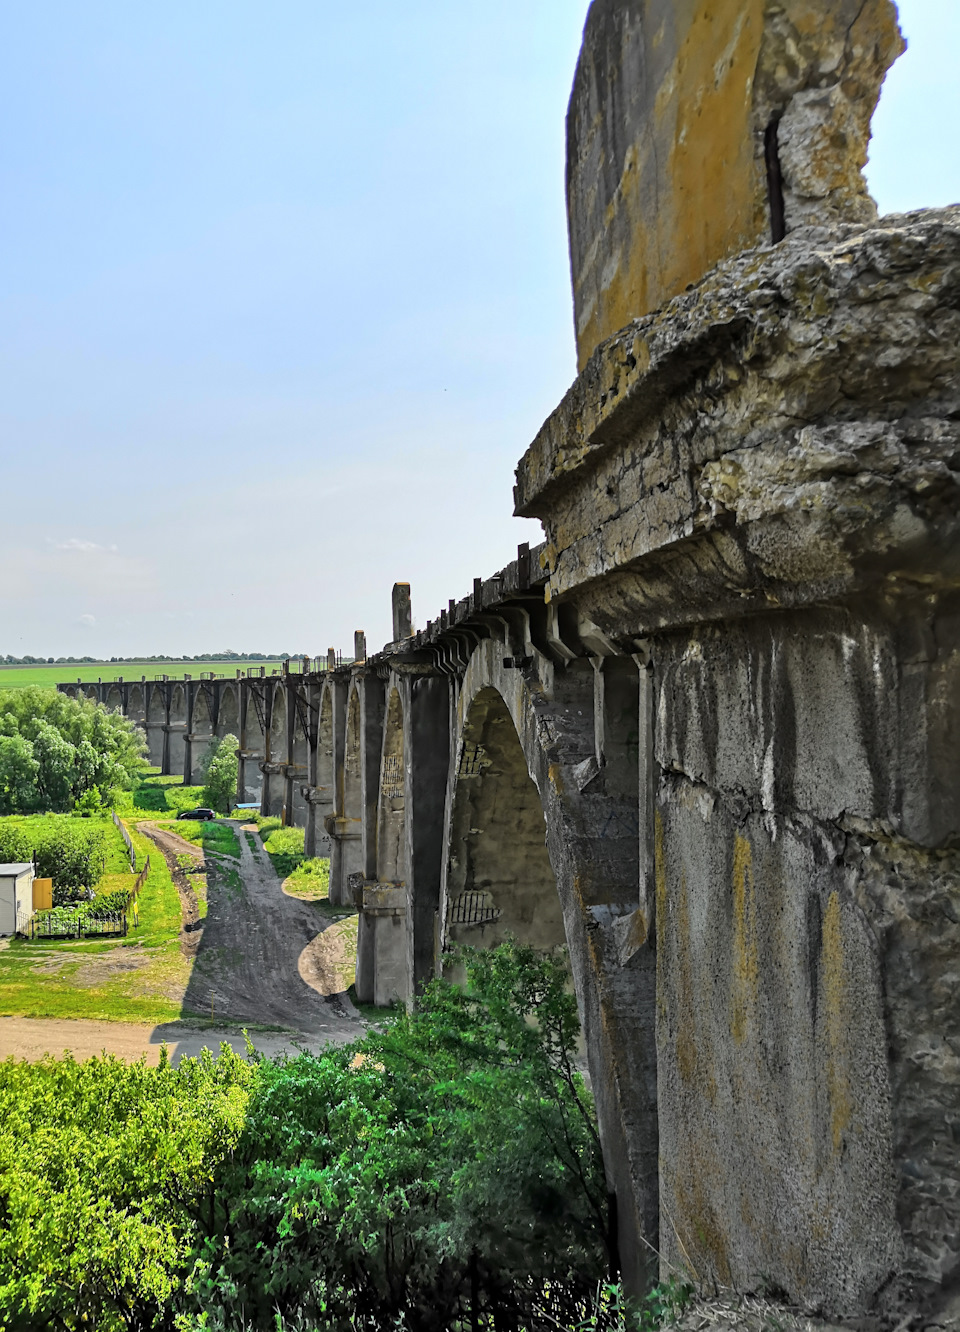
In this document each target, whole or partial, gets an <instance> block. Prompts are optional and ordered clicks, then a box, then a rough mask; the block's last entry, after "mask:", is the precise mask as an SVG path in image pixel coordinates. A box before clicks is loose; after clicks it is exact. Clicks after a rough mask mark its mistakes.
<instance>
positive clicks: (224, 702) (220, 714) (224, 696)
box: [217, 685, 256, 740]
mask: <svg viewBox="0 0 960 1332" xmlns="http://www.w3.org/2000/svg"><path fill="white" fill-rule="evenodd" d="M254 716H256V713H254ZM217 735H218V736H219V737H220V738H221V739H223V737H224V736H225V735H235V736H236V737H237V739H238V740H239V738H240V699H239V697H238V696H237V687H236V685H227V686H226V687H225V688H224V689H222V690H221V691H220V707H219V709H218V710H217Z"/></svg>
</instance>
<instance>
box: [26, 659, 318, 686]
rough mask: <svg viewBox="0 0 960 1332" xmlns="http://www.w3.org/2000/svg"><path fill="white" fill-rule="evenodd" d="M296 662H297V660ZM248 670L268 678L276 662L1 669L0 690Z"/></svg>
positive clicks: (125, 663)
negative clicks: (257, 670) (256, 668)
mask: <svg viewBox="0 0 960 1332" xmlns="http://www.w3.org/2000/svg"><path fill="white" fill-rule="evenodd" d="M297 660H299V658H298V659H297ZM251 666H264V667H266V670H267V674H268V675H269V674H270V672H271V671H274V670H279V669H280V662H279V660H278V661H88V662H83V663H79V662H74V663H72V664H71V663H65V664H61V665H59V666H56V665H54V666H0V689H26V687H27V686H28V685H39V686H40V688H41V689H56V687H57V685H58V684H63V683H70V684H74V683H76V681H77V680H82V681H83V682H84V684H96V682H97V681H98V680H116V678H117V677H118V676H123V678H124V680H139V679H140V677H141V676H143V675H145V676H146V677H147V679H148V680H153V679H154V678H155V677H156V676H160V675H169V676H172V677H174V678H176V677H178V676H182V675H183V674H184V673H186V674H188V675H192V676H194V678H196V677H197V676H198V675H199V674H200V672H201V671H213V672H214V674H216V675H226V676H231V675H236V673H237V671H238V670H239V671H245V670H248V669H249V668H250V667H251Z"/></svg>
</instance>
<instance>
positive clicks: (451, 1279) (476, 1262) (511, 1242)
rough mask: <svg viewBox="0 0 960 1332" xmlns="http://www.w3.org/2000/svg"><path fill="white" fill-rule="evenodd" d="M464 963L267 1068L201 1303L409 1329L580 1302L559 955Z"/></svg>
mask: <svg viewBox="0 0 960 1332" xmlns="http://www.w3.org/2000/svg"><path fill="white" fill-rule="evenodd" d="M465 963H466V972H467V986H466V988H464V989H461V988H459V987H456V986H453V985H450V984H449V983H447V982H444V981H435V982H434V983H433V984H432V985H430V986H429V987H428V989H427V991H426V993H425V994H424V996H423V998H422V1001H421V1003H420V1006H419V1008H418V1010H417V1011H416V1012H415V1013H414V1014H412V1015H407V1014H404V1013H401V1014H398V1015H397V1016H396V1017H395V1018H394V1019H393V1021H392V1022H390V1023H388V1024H387V1025H386V1026H385V1028H384V1029H383V1030H382V1031H375V1032H373V1033H371V1034H370V1035H369V1036H367V1038H366V1039H365V1040H363V1041H362V1042H360V1043H359V1044H358V1045H355V1046H350V1047H347V1048H345V1049H340V1050H328V1051H325V1052H324V1053H323V1054H322V1055H320V1056H312V1055H309V1054H303V1055H300V1056H298V1057H297V1058H295V1059H285V1060H283V1059H282V1060H279V1061H278V1062H276V1063H273V1064H264V1065H262V1066H261V1069H260V1078H259V1082H258V1086H257V1088H256V1091H255V1094H254V1096H253V1097H252V1099H251V1103H250V1107H249V1110H248V1116H247V1123H246V1127H245V1129H244V1132H243V1135H242V1137H241V1138H240V1140H239V1142H238V1144H237V1147H236V1150H235V1151H234V1153H233V1155H232V1156H231V1158H230V1159H229V1160H228V1161H225V1162H224V1164H223V1166H222V1168H221V1171H220V1174H219V1177H218V1188H217V1195H218V1201H219V1207H218V1212H217V1215H218V1218H219V1225H218V1227H217V1229H216V1231H215V1232H214V1233H213V1234H211V1235H210V1236H208V1237H207V1239H206V1241H205V1242H204V1245H203V1247H202V1251H201V1261H200V1263H199V1264H198V1267H197V1271H196V1273H195V1276H194V1282H193V1289H194V1297H195V1298H196V1299H198V1300H199V1302H200V1304H201V1305H202V1306H204V1307H205V1308H207V1309H208V1310H209V1309H211V1308H212V1309H216V1310H218V1311H221V1313H223V1312H229V1313H231V1314H232V1315H233V1317H234V1318H235V1319H236V1320H237V1324H238V1325H239V1324H240V1322H241V1321H242V1320H248V1321H249V1323H250V1325H251V1326H253V1327H266V1326H268V1325H270V1320H271V1317H272V1316H273V1314H275V1313H278V1314H280V1315H281V1316H282V1317H284V1318H305V1319H308V1320H321V1319H329V1320H330V1321H329V1324H326V1323H325V1324H324V1325H329V1326H348V1325H353V1326H366V1327H371V1328H380V1327H384V1328H391V1327H393V1326H395V1325H399V1323H400V1320H402V1322H403V1325H404V1326H406V1327H408V1328H410V1329H415V1330H418V1329H422V1330H423V1332H433V1330H434V1329H435V1330H436V1332H440V1330H441V1329H446V1328H452V1327H456V1326H459V1325H462V1326H465V1327H466V1326H469V1325H470V1324H471V1323H473V1322H475V1323H476V1325H480V1324H481V1323H482V1325H484V1326H487V1327H502V1328H517V1327H525V1328H531V1329H532V1328H534V1327H540V1326H548V1325H555V1324H554V1323H553V1322H552V1320H554V1319H555V1320H557V1321H559V1322H560V1323H561V1325H569V1324H572V1322H574V1321H576V1320H577V1319H578V1318H580V1317H582V1316H583V1314H584V1311H585V1310H586V1309H588V1308H589V1307H590V1305H591V1301H592V1299H593V1296H594V1294H595V1291H596V1287H597V1281H598V1278H599V1277H601V1276H602V1275H603V1274H604V1272H605V1271H606V1269H607V1267H608V1265H609V1263H610V1258H611V1255H610V1254H609V1253H608V1252H607V1251H606V1239H607V1197H606V1188H605V1182H604V1175H603V1168H602V1162H601V1157H600V1146H599V1141H598V1138H597V1133H596V1127H595V1122H594V1117H593V1112H592V1107H591V1104H590V1101H589V1097H588V1094H587V1092H586V1090H585V1088H584V1085H583V1082H582V1080H581V1078H580V1076H579V1074H578V1073H577V1072H576V1071H575V1068H574V1066H573V1062H572V1056H573V1050H574V1045H575V1042H576V1039H577V1035H578V1031H579V1027H578V1023H577V1015H576V1005H575V1001H574V999H573V997H572V996H571V995H570V994H569V993H568V991H567V988H566V983H567V972H566V968H565V967H564V966H563V964H562V963H561V962H559V961H554V960H551V959H548V958H543V957H542V956H540V955H538V954H536V953H534V952H533V951H532V950H530V949H526V948H522V947H519V946H517V945H504V946H502V947H501V948H499V949H497V950H495V951H489V952H471V953H469V954H468V955H466V957H465Z"/></svg>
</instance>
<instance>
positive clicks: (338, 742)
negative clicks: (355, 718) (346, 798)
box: [323, 679, 352, 906]
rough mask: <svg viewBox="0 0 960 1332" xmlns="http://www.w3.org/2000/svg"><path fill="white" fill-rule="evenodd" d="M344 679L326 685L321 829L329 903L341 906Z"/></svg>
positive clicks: (344, 889) (344, 897)
mask: <svg viewBox="0 0 960 1332" xmlns="http://www.w3.org/2000/svg"><path fill="white" fill-rule="evenodd" d="M348 687H349V686H348V682H347V681H346V680H339V679H338V680H334V681H332V682H331V684H330V685H328V688H329V690H330V701H331V704H332V707H333V755H332V762H333V790H332V791H331V793H330V795H331V797H332V799H331V807H330V811H329V812H328V813H327V814H326V815H325V816H324V820H323V822H324V828H325V829H326V832H327V836H328V837H329V839H330V902H331V903H332V904H334V905H336V906H343V905H345V904H346V903H348V902H349V900H350V896H349V890H348V885H347V874H348V873H349V872H350V869H351V868H352V867H351V866H348V864H347V862H346V860H345V858H344V855H343V846H342V844H341V839H340V834H341V832H342V831H343V827H342V825H343V824H344V819H343V783H344V772H343V759H344V748H345V743H346V729H347V690H348Z"/></svg>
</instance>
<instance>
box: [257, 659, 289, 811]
mask: <svg viewBox="0 0 960 1332" xmlns="http://www.w3.org/2000/svg"><path fill="white" fill-rule="evenodd" d="M286 762H287V695H286V690H285V689H284V687H283V685H280V684H278V685H277V686H276V688H275V689H274V691H273V698H272V700H271V704H270V725H269V728H268V730H267V753H266V761H265V763H264V765H263V797H262V802H261V806H260V807H261V809H262V810H263V813H264V814H266V815H267V816H268V817H270V818H283V816H284V814H285V812H286V790H287V778H286Z"/></svg>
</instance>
